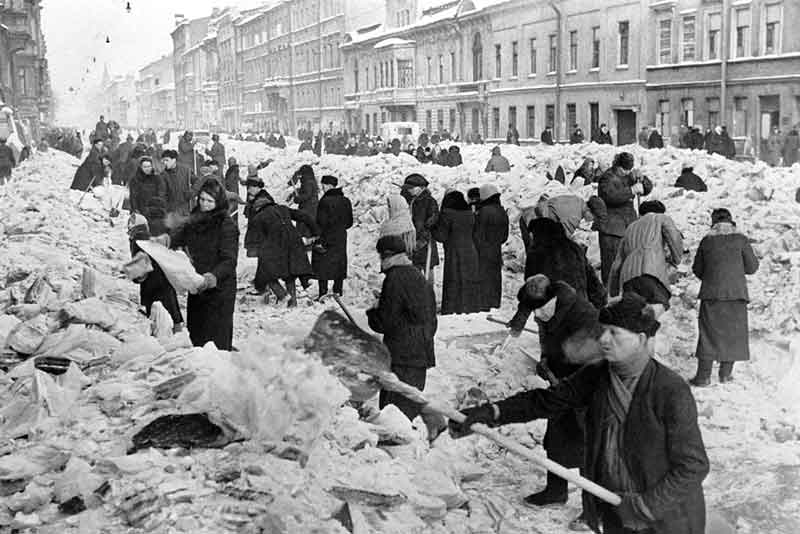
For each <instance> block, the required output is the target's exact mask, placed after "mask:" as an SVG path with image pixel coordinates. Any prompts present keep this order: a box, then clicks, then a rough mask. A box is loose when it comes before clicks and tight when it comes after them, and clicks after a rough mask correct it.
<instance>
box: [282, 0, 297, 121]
mask: <svg viewBox="0 0 800 534" xmlns="http://www.w3.org/2000/svg"><path fill="white" fill-rule="evenodd" d="M284 6H286V10H287V11H288V12H289V16H288V17H286V18H287V20H288V21H289V22H288V28H287V29H286V30H287V32H288V36H289V43H288V47H289V131H288V132H287V134H290V135H291V134H292V132H294V131H295V123H294V119H295V116H294V44H293V42H294V41H293V39H292V11H291V9H290V7H289V5H288V4H284Z"/></svg>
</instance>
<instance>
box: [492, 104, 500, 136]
mask: <svg viewBox="0 0 800 534" xmlns="http://www.w3.org/2000/svg"><path fill="white" fill-rule="evenodd" d="M492 137H500V108H492Z"/></svg>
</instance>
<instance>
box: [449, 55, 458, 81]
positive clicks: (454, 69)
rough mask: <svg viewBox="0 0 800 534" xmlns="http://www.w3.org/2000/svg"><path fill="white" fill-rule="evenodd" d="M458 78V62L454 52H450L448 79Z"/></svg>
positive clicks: (454, 79)
mask: <svg viewBox="0 0 800 534" xmlns="http://www.w3.org/2000/svg"><path fill="white" fill-rule="evenodd" d="M457 79H458V64H457V63H456V53H455V52H450V81H451V82H454V81H456V80H457Z"/></svg>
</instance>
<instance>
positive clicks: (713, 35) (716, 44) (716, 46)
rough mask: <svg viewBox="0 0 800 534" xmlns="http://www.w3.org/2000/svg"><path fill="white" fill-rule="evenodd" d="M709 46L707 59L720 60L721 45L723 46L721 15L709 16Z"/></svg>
mask: <svg viewBox="0 0 800 534" xmlns="http://www.w3.org/2000/svg"><path fill="white" fill-rule="evenodd" d="M707 27H708V46H707V47H706V50H707V52H706V58H707V59H717V58H719V52H720V45H721V44H722V43H721V42H720V39H719V32H720V28H721V27H722V17H721V16H720V14H719V13H711V14H710V15H708V24H707Z"/></svg>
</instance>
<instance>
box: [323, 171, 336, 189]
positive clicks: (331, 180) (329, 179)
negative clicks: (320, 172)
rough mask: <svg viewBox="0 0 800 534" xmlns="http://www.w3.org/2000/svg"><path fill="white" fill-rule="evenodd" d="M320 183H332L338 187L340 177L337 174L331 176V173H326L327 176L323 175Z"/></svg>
mask: <svg viewBox="0 0 800 534" xmlns="http://www.w3.org/2000/svg"><path fill="white" fill-rule="evenodd" d="M320 183H321V184H323V185H331V186H333V187H336V186H338V185H339V179H338V178H336V177H335V176H331V175H330V174H326V175H325V176H323V177H322V179H321V180H320Z"/></svg>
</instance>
